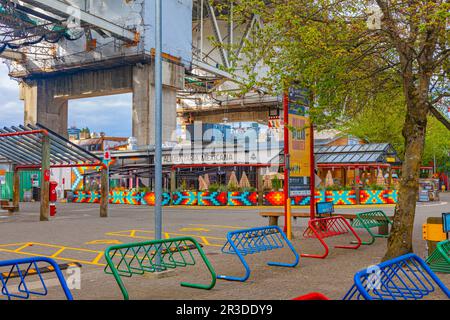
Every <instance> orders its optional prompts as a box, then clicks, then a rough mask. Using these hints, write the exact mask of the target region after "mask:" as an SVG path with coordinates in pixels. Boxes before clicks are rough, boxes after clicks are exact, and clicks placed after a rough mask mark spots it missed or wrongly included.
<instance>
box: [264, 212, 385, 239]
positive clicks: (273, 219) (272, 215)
mask: <svg viewBox="0 0 450 320" xmlns="http://www.w3.org/2000/svg"><path fill="white" fill-rule="evenodd" d="M259 215H260V216H261V217H263V218H269V226H278V218H280V217H284V212H280V211H277V212H260V213H259ZM291 216H292V217H293V218H309V217H310V213H309V212H292V213H291ZM331 216H332V217H335V216H342V217H344V218H345V219H347V220H350V223H353V220H355V219H356V218H357V215H356V214H353V213H340V214H332V215H331ZM388 218H390V219H392V218H393V217H388ZM378 234H380V235H388V234H389V225H384V224H383V225H380V226H378Z"/></svg>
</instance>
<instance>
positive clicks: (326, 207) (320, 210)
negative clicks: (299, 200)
mask: <svg viewBox="0 0 450 320" xmlns="http://www.w3.org/2000/svg"><path fill="white" fill-rule="evenodd" d="M316 213H317V214H318V215H323V214H330V215H331V214H332V213H334V205H333V202H317V203H316Z"/></svg>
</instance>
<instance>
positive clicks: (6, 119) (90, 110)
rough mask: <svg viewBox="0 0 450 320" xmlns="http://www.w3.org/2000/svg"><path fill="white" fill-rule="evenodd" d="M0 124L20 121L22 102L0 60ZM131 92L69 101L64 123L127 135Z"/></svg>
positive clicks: (112, 134)
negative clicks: (66, 117)
mask: <svg viewBox="0 0 450 320" xmlns="http://www.w3.org/2000/svg"><path fill="white" fill-rule="evenodd" d="M0 97H1V101H2V102H1V103H0V127H1V128H3V127H5V126H7V127H10V126H13V125H19V124H23V102H22V101H21V100H19V86H18V84H17V82H16V81H14V80H11V79H10V78H9V76H8V68H7V67H6V65H5V64H3V63H0ZM131 103H132V95H131V94H123V95H115V96H108V97H100V98H87V99H78V100H71V101H69V119H68V125H69V126H72V125H75V126H77V127H79V128H84V127H89V129H91V132H92V131H94V132H102V131H103V132H105V133H106V134H107V135H111V136H123V137H129V136H131Z"/></svg>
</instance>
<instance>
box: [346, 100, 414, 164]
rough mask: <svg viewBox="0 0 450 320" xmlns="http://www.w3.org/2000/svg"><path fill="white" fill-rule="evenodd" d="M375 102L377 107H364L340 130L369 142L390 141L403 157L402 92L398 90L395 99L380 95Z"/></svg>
mask: <svg viewBox="0 0 450 320" xmlns="http://www.w3.org/2000/svg"><path fill="white" fill-rule="evenodd" d="M376 102H377V103H376V104H377V107H374V108H372V107H371V108H364V109H363V110H361V112H360V113H358V114H357V115H355V117H354V118H353V119H352V120H351V121H349V122H347V123H346V124H345V126H343V127H342V128H341V130H342V131H344V132H346V133H348V134H351V135H354V136H356V137H358V138H362V139H365V140H366V141H368V142H369V143H386V142H387V143H390V144H391V145H392V146H393V147H394V149H395V151H397V153H398V155H399V156H400V158H403V155H404V150H405V139H404V138H403V135H402V124H403V123H404V122H405V111H406V108H405V103H404V99H403V97H402V94H401V92H399V93H398V96H397V98H396V99H384V97H383V96H382V95H380V97H377V101H376ZM402 160H403V159H402Z"/></svg>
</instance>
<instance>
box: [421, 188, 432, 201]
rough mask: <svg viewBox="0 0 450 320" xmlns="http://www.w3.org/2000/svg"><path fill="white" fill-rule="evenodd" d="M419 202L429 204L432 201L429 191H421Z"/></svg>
mask: <svg viewBox="0 0 450 320" xmlns="http://www.w3.org/2000/svg"><path fill="white" fill-rule="evenodd" d="M419 201H420V202H429V201H430V195H429V193H428V190H420V192H419Z"/></svg>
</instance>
